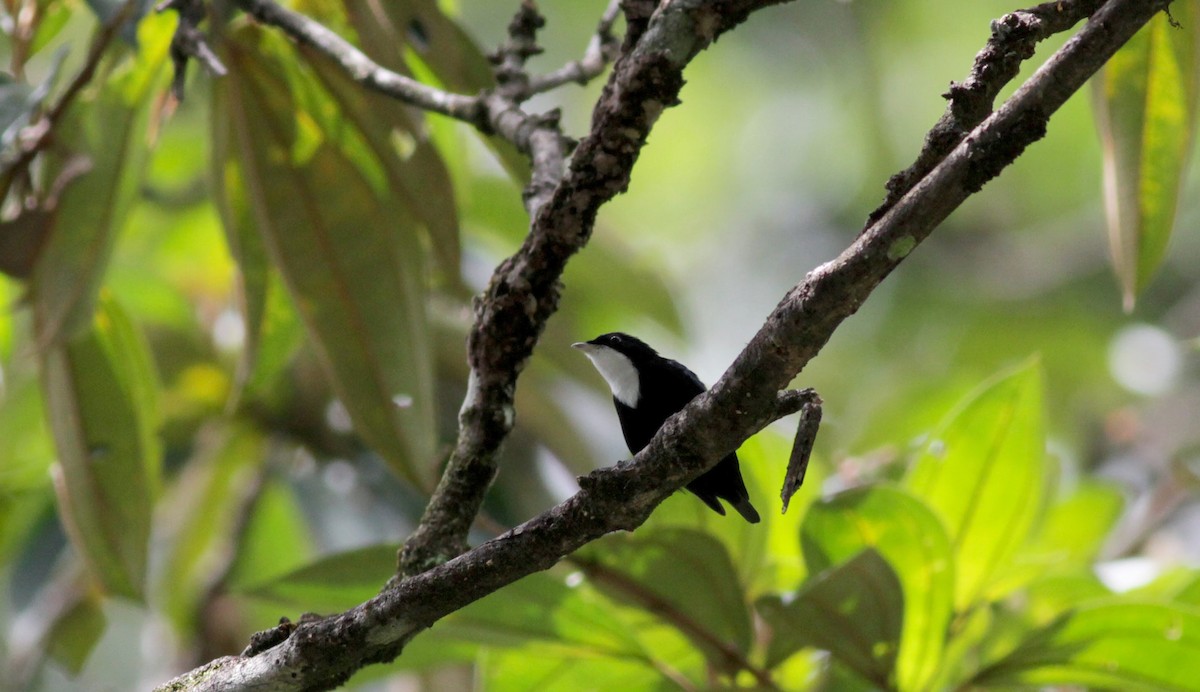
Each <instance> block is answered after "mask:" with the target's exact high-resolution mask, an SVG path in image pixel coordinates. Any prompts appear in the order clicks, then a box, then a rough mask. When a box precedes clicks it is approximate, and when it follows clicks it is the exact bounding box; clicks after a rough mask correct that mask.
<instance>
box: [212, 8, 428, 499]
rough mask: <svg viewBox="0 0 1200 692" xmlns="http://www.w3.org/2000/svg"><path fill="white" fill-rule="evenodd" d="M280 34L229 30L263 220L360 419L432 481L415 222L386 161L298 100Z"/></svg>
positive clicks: (239, 144) (396, 459)
mask: <svg viewBox="0 0 1200 692" xmlns="http://www.w3.org/2000/svg"><path fill="white" fill-rule="evenodd" d="M260 39H261V40H260ZM272 46H273V44H272V43H271V40H270V39H267V38H264V37H263V35H262V33H261V32H260V31H259V30H258V29H256V28H255V27H250V26H248V27H245V28H243V29H242V30H240V31H238V32H236V33H235V34H233V35H232V36H231V37H230V41H229V42H228V49H229V52H228V56H227V58H228V59H229V61H230V76H229V77H228V78H227V81H228V89H229V91H228V94H227V98H228V101H227V103H228V106H229V112H228V113H227V114H226V117H228V118H230V119H231V120H232V122H233V131H234V137H235V140H236V146H235V147H234V149H235V151H236V155H237V159H238V161H237V162H238V165H239V166H240V167H241V170H242V174H241V178H242V180H243V182H244V183H245V185H246V188H247V192H248V195H249V198H250V201H251V204H252V207H253V210H254V219H255V222H256V225H257V228H258V232H259V233H260V235H261V236H262V238H263V241H264V245H265V247H266V249H267V252H268V254H269V256H270V258H271V260H272V262H273V263H274V264H275V265H276V266H277V267H278V268H279V270H280V272H281V273H282V275H283V277H284V280H285V281H286V283H287V286H288V289H289V291H290V293H291V294H292V297H293V299H294V302H295V303H296V306H297V308H298V310H299V312H300V315H301V317H302V318H303V320H304V323H305V326H306V327H307V329H308V334H309V336H310V337H311V338H312V340H313V342H314V344H315V345H316V346H317V350H318V353H319V354H320V356H321V358H322V362H323V364H324V366H325V370H326V372H327V373H328V374H329V375H330V379H331V381H332V383H333V385H334V388H335V390H336V391H337V393H338V396H339V398H340V399H341V401H342V403H343V404H344V405H345V407H346V410H347V411H348V412H349V414H350V418H351V420H352V421H353V422H354V425H355V428H356V429H357V430H358V432H359V434H361V435H362V437H363V439H364V440H365V441H366V442H367V443H368V444H370V445H371V446H372V447H373V448H374V449H375V450H376V451H377V452H379V454H380V455H381V456H383V458H384V459H385V460H387V461H388V463H389V464H390V465H391V466H392V468H393V469H394V470H395V471H396V472H397V473H399V474H401V475H402V476H404V477H405V478H407V479H408V480H409V481H410V482H412V483H413V484H415V485H416V486H417V487H419V488H426V487H428V486H429V485H430V483H431V482H432V471H433V463H432V462H433V458H432V457H433V431H434V425H433V408H434V402H433V378H432V368H431V367H430V364H431V361H432V359H431V355H430V353H429V344H428V340H429V336H428V326H427V324H426V315H425V306H424V289H425V281H426V270H425V264H424V257H423V253H422V251H421V248H420V244H419V242H418V238H417V237H416V235H415V233H414V230H415V226H414V224H413V223H412V218H411V215H408V214H406V213H404V210H403V209H402V208H400V207H398V206H397V205H396V204H394V203H391V202H389V201H387V196H388V194H389V193H388V191H387V190H386V187H385V186H384V181H383V180H382V179H377V177H378V176H377V175H376V173H377V171H370V170H364V169H362V168H360V167H359V166H357V165H355V161H354V160H352V159H351V158H350V157H349V156H348V155H347V154H345V153H344V152H343V151H342V150H341V149H339V148H338V146H337V144H338V142H337V141H335V140H331V139H330V138H329V137H328V136H327V135H326V133H324V132H323V131H322V130H321V129H320V127H319V125H318V123H319V122H320V118H316V117H315V116H313V115H312V114H310V113H308V112H306V111H304V110H302V109H299V106H300V105H301V103H300V102H299V101H297V99H296V98H295V97H294V93H293V88H292V85H291V75H290V74H289V63H288V62H287V61H285V60H284V59H283V58H280V57H279V56H277V55H276V54H275V53H274V52H273V49H272ZM292 69H294V67H293V68H292ZM360 163H361V161H360ZM335 180H336V181H337V183H338V185H337V189H336V190H331V189H330V188H329V182H330V181H335Z"/></svg>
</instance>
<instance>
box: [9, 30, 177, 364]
mask: <svg viewBox="0 0 1200 692" xmlns="http://www.w3.org/2000/svg"><path fill="white" fill-rule="evenodd" d="M170 21H171V20H170V19H169V18H167V17H165V16H152V17H147V18H146V20H145V21H144V22H143V23H142V27H141V35H142V39H143V40H142V42H141V47H140V49H139V50H137V51H136V53H134V54H131V55H129V56H128V57H126V58H124V59H123V61H122V62H121V64H120V65H119V66H118V67H116V68H115V69H114V70H113V71H112V73H111V75H110V76H109V78H108V80H107V81H106V82H105V84H104V85H103V86H102V88H100V89H99V90H98V91H97V92H96V95H95V97H94V98H93V99H92V100H85V99H83V98H82V97H81V98H80V99H79V100H77V101H76V102H75V103H74V104H72V106H71V107H70V108H69V109H68V110H67V114H66V116H65V117H64V119H63V120H62V121H61V122H60V123H59V124H58V125H57V126H56V127H57V133H56V141H57V142H58V143H59V145H60V146H58V147H56V148H55V150H54V151H55V152H61V153H55V154H54V155H52V156H48V157H46V158H47V165H46V171H45V175H46V178H47V180H51V181H54V180H59V179H69V180H71V182H70V183H68V184H66V186H65V189H64V190H62V193H61V196H60V198H59V199H58V200H57V205H56V207H55V209H54V220H53V224H52V228H51V229H50V231H49V237H48V239H47V240H46V242H45V245H44V247H43V248H42V250H41V252H40V254H39V256H38V260H37V264H36V266H35V267H34V271H33V276H32V279H31V283H30V293H31V295H32V298H33V306H34V313H35V315H36V329H37V334H38V343H39V344H42V345H47V344H50V343H52V342H54V341H57V340H61V339H66V338H70V337H71V336H73V335H75V334H76V333H77V332H79V331H80V330H83V329H86V327H87V325H88V323H89V322H90V321H91V319H92V313H93V311H94V308H95V300H96V294H97V292H98V291H99V288H100V283H101V280H102V278H103V275H104V270H105V268H106V266H107V265H108V260H109V256H110V255H111V253H112V247H113V242H114V238H115V236H116V232H117V230H119V229H120V227H121V224H122V223H123V222H124V220H125V217H126V215H127V213H128V211H129V207H130V204H131V203H132V201H133V200H134V198H135V196H136V195H137V192H138V187H139V185H140V182H141V178H142V173H143V169H144V167H145V162H146V158H147V153H148V151H149V146H148V143H147V138H146V129H147V128H146V124H147V122H148V116H149V114H150V111H151V106H152V101H153V98H152V97H153V95H154V94H155V93H157V92H158V90H159V89H160V88H161V87H162V85H163V84H165V83H166V82H165V80H166V75H167V71H166V65H167V62H166V53H167V46H168V44H169V43H170V33H171V32H170V28H169V24H170ZM70 171H84V172H82V174H79V175H75V174H74V173H70ZM65 172H67V173H70V174H69V175H64V173H65Z"/></svg>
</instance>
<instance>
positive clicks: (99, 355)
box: [42, 300, 161, 598]
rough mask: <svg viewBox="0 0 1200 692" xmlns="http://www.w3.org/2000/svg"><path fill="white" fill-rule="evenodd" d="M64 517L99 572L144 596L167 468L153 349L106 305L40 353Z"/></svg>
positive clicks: (123, 590)
mask: <svg viewBox="0 0 1200 692" xmlns="http://www.w3.org/2000/svg"><path fill="white" fill-rule="evenodd" d="M42 386H43V387H44V389H45V405H46V410H47V415H48V416H49V419H50V428H51V431H52V432H53V435H54V441H55V445H56V447H57V449H58V464H56V465H55V466H54V468H53V476H54V485H55V490H56V492H57V494H58V502H59V508H60V515H61V517H62V519H63V522H64V524H65V527H66V529H67V534H68V535H69V536H70V538H71V542H72V543H73V544H74V546H75V548H76V550H78V551H79V553H80V554H81V555H82V556H83V558H84V560H85V561H86V562H87V564H88V566H89V568H90V569H91V572H92V574H93V575H94V576H95V577H96V578H97V579H98V580H99V581H100V582H101V583H102V584H104V585H105V587H107V588H108V589H109V590H111V591H113V592H114V593H118V594H121V595H123V596H129V597H131V598H141V596H142V589H143V584H144V578H145V568H146V545H147V540H148V538H149V535H150V514H151V508H152V507H153V504H154V498H155V495H156V493H157V488H158V477H159V466H160V463H161V460H160V454H159V444H158V440H157V427H158V406H157V402H156V400H155V399H156V395H157V383H156V378H155V375H154V370H153V365H152V363H151V360H150V352H149V348H148V347H147V345H146V344H145V342H144V340H143V339H142V336H141V334H140V333H139V332H138V331H137V329H136V327H135V326H134V325H133V323H132V322H130V320H129V317H128V316H127V315H126V314H125V312H124V311H123V310H121V309H120V307H119V306H117V305H116V304H115V303H114V302H112V301H111V300H104V301H102V302H101V304H100V309H99V311H98V312H97V313H96V316H95V318H94V320H93V322H92V326H91V329H89V330H88V331H85V332H83V333H82V334H80V335H78V336H76V337H74V338H72V339H69V340H67V341H66V342H65V343H61V344H55V345H53V346H51V347H50V348H48V349H46V350H44V351H43V352H42Z"/></svg>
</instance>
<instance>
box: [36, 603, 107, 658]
mask: <svg viewBox="0 0 1200 692" xmlns="http://www.w3.org/2000/svg"><path fill="white" fill-rule="evenodd" d="M107 626H108V618H107V617H105V615H104V610H103V609H102V608H101V603H100V598H99V597H98V596H97V595H95V594H86V595H84V596H83V597H82V598H80V599H79V600H77V601H76V602H75V603H74V604H72V605H71V607H70V608H68V609H67V610H66V611H65V612H63V613H61V614H60V615H59V616H58V617H57V618H55V620H54V623H53V625H51V627H50V629H49V631H48V632H47V633H46V642H45V647H46V652H47V653H48V654H49V655H50V658H52V659H54V660H55V661H56V662H57V663H58V664H59V665H61V666H63V667H64V668H66V669H67V671H68V672H69V673H71V674H72V675H78V674H79V672H80V671H82V670H83V666H84V664H85V663H87V659H88V656H90V655H91V653H92V650H93V649H94V648H96V644H98V643H99V642H100V637H101V636H102V635H103V634H104V629H105V627H107Z"/></svg>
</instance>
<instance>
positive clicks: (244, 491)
mask: <svg viewBox="0 0 1200 692" xmlns="http://www.w3.org/2000/svg"><path fill="white" fill-rule="evenodd" d="M265 453H266V440H265V439H264V438H263V436H262V434H261V433H260V432H258V431H257V430H255V429H254V428H253V427H251V426H249V425H247V424H238V423H232V422H231V423H228V424H224V425H219V426H217V427H215V428H213V429H210V430H207V431H204V432H202V433H201V436H200V444H199V445H198V451H197V453H196V456H195V458H193V459H192V460H190V461H189V462H188V463H187V465H186V466H184V469H183V472H182V473H181V474H180V476H179V478H178V479H177V480H176V481H175V483H174V484H173V487H172V488H171V489H170V490H169V492H168V493H167V495H166V498H165V501H164V502H162V503H160V506H159V515H158V523H159V525H160V526H162V527H163V529H164V533H165V536H164V538H166V543H167V545H169V548H168V552H167V556H166V559H165V561H164V565H163V568H162V572H161V577H160V579H159V588H158V592H159V594H160V598H159V600H160V601H161V603H162V610H163V612H164V613H165V614H166V615H167V617H169V618H170V619H171V621H172V623H173V624H174V625H175V627H176V629H177V630H178V631H179V632H180V634H181V635H182V636H187V635H190V634H191V633H192V632H194V631H195V617H196V612H195V611H196V608H197V606H198V605H199V602H198V598H199V597H202V596H204V595H205V594H206V592H207V591H208V589H210V588H211V587H212V586H213V585H214V584H216V583H217V581H218V580H220V579H221V578H222V577H223V576H224V575H225V573H226V572H227V571H228V569H229V567H230V565H231V561H232V560H233V556H234V555H235V554H236V553H237V550H238V548H239V545H238V543H239V540H240V539H241V535H240V533H241V531H242V530H243V525H244V523H245V522H246V520H247V515H248V513H249V512H251V511H252V510H253V508H254V503H255V502H256V501H257V499H258V491H259V489H260V488H261V483H262V480H261V478H260V477H259V476H260V474H261V473H262V471H261V468H262V465H263V463H264V461H265V459H264V457H265Z"/></svg>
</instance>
